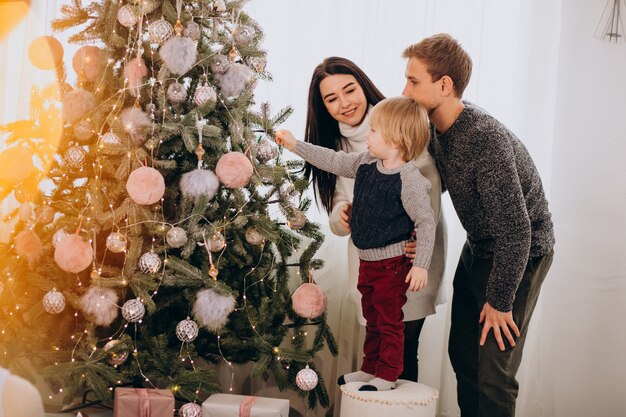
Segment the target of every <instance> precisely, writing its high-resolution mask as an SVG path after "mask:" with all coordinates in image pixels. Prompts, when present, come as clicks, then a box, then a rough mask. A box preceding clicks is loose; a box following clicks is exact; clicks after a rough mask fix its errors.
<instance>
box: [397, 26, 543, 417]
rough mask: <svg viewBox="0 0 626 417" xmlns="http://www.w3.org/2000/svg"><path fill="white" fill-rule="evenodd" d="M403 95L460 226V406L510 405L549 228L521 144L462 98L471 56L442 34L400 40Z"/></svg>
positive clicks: (455, 316)
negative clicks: (425, 134) (424, 129)
mask: <svg viewBox="0 0 626 417" xmlns="http://www.w3.org/2000/svg"><path fill="white" fill-rule="evenodd" d="M403 56H404V57H405V58H408V62H407V66H406V74H405V75H406V80H407V81H406V86H405V88H404V91H403V95H406V96H409V97H411V98H413V99H414V100H415V101H417V102H418V103H420V104H422V105H423V106H424V107H426V109H427V111H428V113H429V117H430V121H431V125H432V126H431V144H430V151H431V153H432V155H433V157H434V158H435V161H436V162H437V167H438V168H439V172H440V174H441V180H442V185H443V186H444V187H445V188H444V189H447V190H448V192H449V193H450V198H451V199H452V203H453V204H454V208H455V210H456V212H457V215H458V216H459V219H460V221H461V223H462V225H463V227H464V228H465V230H466V232H467V241H466V243H465V245H464V247H463V250H462V253H461V256H460V260H459V264H458V267H457V270H456V273H455V277H454V294H453V299H452V323H451V328H450V340H449V347H448V352H449V354H450V360H451V362H452V366H453V368H454V372H455V373H456V377H457V394H458V402H459V406H460V408H461V415H462V416H463V417H468V416H484V417H487V416H488V417H499V416H513V415H514V414H515V401H516V398H517V392H518V383H517V381H516V379H515V375H516V373H517V370H518V368H519V365H520V362H521V359H522V350H523V347H524V341H525V339H526V333H527V331H528V325H529V322H530V318H531V316H532V313H533V310H534V307H535V304H536V302H537V297H538V296H539V290H540V288H541V284H542V282H543V280H544V278H545V276H546V274H547V272H548V269H549V268H550V265H551V263H552V255H553V246H554V232H553V228H552V220H551V215H550V212H549V211H548V203H547V201H546V198H545V195H544V191H543V186H542V184H541V179H540V178H539V174H538V172H537V169H536V167H535V165H534V163H533V161H532V159H531V158H530V156H529V154H528V151H527V150H526V148H525V147H524V145H523V144H522V143H521V142H520V141H519V139H518V138H517V137H515V135H514V134H513V133H511V132H510V131H509V130H508V129H507V128H506V127H505V126H504V125H503V124H502V123H501V122H499V121H498V120H496V119H495V118H493V117H492V116H490V115H489V114H488V113H486V112H485V111H484V110H483V109H481V108H480V107H477V106H475V105H473V104H471V103H469V102H466V101H462V99H461V98H462V96H463V91H464V90H465V87H466V86H467V84H468V82H469V79H470V75H471V72H472V60H471V58H470V57H469V55H468V54H467V52H465V51H464V50H463V48H462V47H461V46H460V45H459V43H458V42H457V41H456V40H455V39H453V38H452V37H451V36H449V35H447V34H439V35H434V36H431V37H430V38H426V39H424V40H422V41H421V42H419V43H417V44H415V45H411V46H409V47H408V48H407V49H405V51H404V53H403Z"/></svg>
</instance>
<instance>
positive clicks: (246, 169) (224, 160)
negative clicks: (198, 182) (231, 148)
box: [215, 152, 254, 188]
mask: <svg viewBox="0 0 626 417" xmlns="http://www.w3.org/2000/svg"><path fill="white" fill-rule="evenodd" d="M253 172H254V169H253V167H252V163H251V162H250V159H248V157H247V156H246V155H244V154H243V153H241V152H229V153H227V154H225V155H223V156H222V157H221V158H220V159H219V161H217V165H216V167H215V174H216V175H217V178H219V180H220V182H221V183H222V184H224V186H225V187H227V188H241V187H245V186H246V185H248V183H249V182H250V178H251V177H252V173H253Z"/></svg>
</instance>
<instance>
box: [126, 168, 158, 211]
mask: <svg viewBox="0 0 626 417" xmlns="http://www.w3.org/2000/svg"><path fill="white" fill-rule="evenodd" d="M126 191H128V195H129V196H130V198H131V199H132V200H133V201H134V202H135V203H137V204H140V205H150V204H154V203H156V202H157V201H159V200H160V199H161V198H162V197H163V194H165V180H164V179H163V175H161V173H160V172H159V171H157V170H156V169H154V168H150V167H140V168H137V169H136V170H134V171H133V172H131V173H130V175H129V177H128V181H126Z"/></svg>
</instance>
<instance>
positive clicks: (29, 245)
mask: <svg viewBox="0 0 626 417" xmlns="http://www.w3.org/2000/svg"><path fill="white" fill-rule="evenodd" d="M14 243H15V252H16V253H17V254H18V255H19V256H21V257H23V258H26V260H27V261H28V268H29V269H33V268H35V265H36V264H37V262H39V259H41V256H42V255H43V245H42V244H41V239H39V236H37V234H36V233H35V232H33V231H32V230H22V231H21V232H19V233H18V235H17V236H15V241H14Z"/></svg>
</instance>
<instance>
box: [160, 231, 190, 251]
mask: <svg viewBox="0 0 626 417" xmlns="http://www.w3.org/2000/svg"><path fill="white" fill-rule="evenodd" d="M165 240H166V241H167V244H168V245H170V246H171V247H173V248H180V247H181V246H184V245H185V243H187V232H185V229H183V228H182V227H172V228H171V229H170V230H168V231H167V233H166V234H165Z"/></svg>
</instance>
